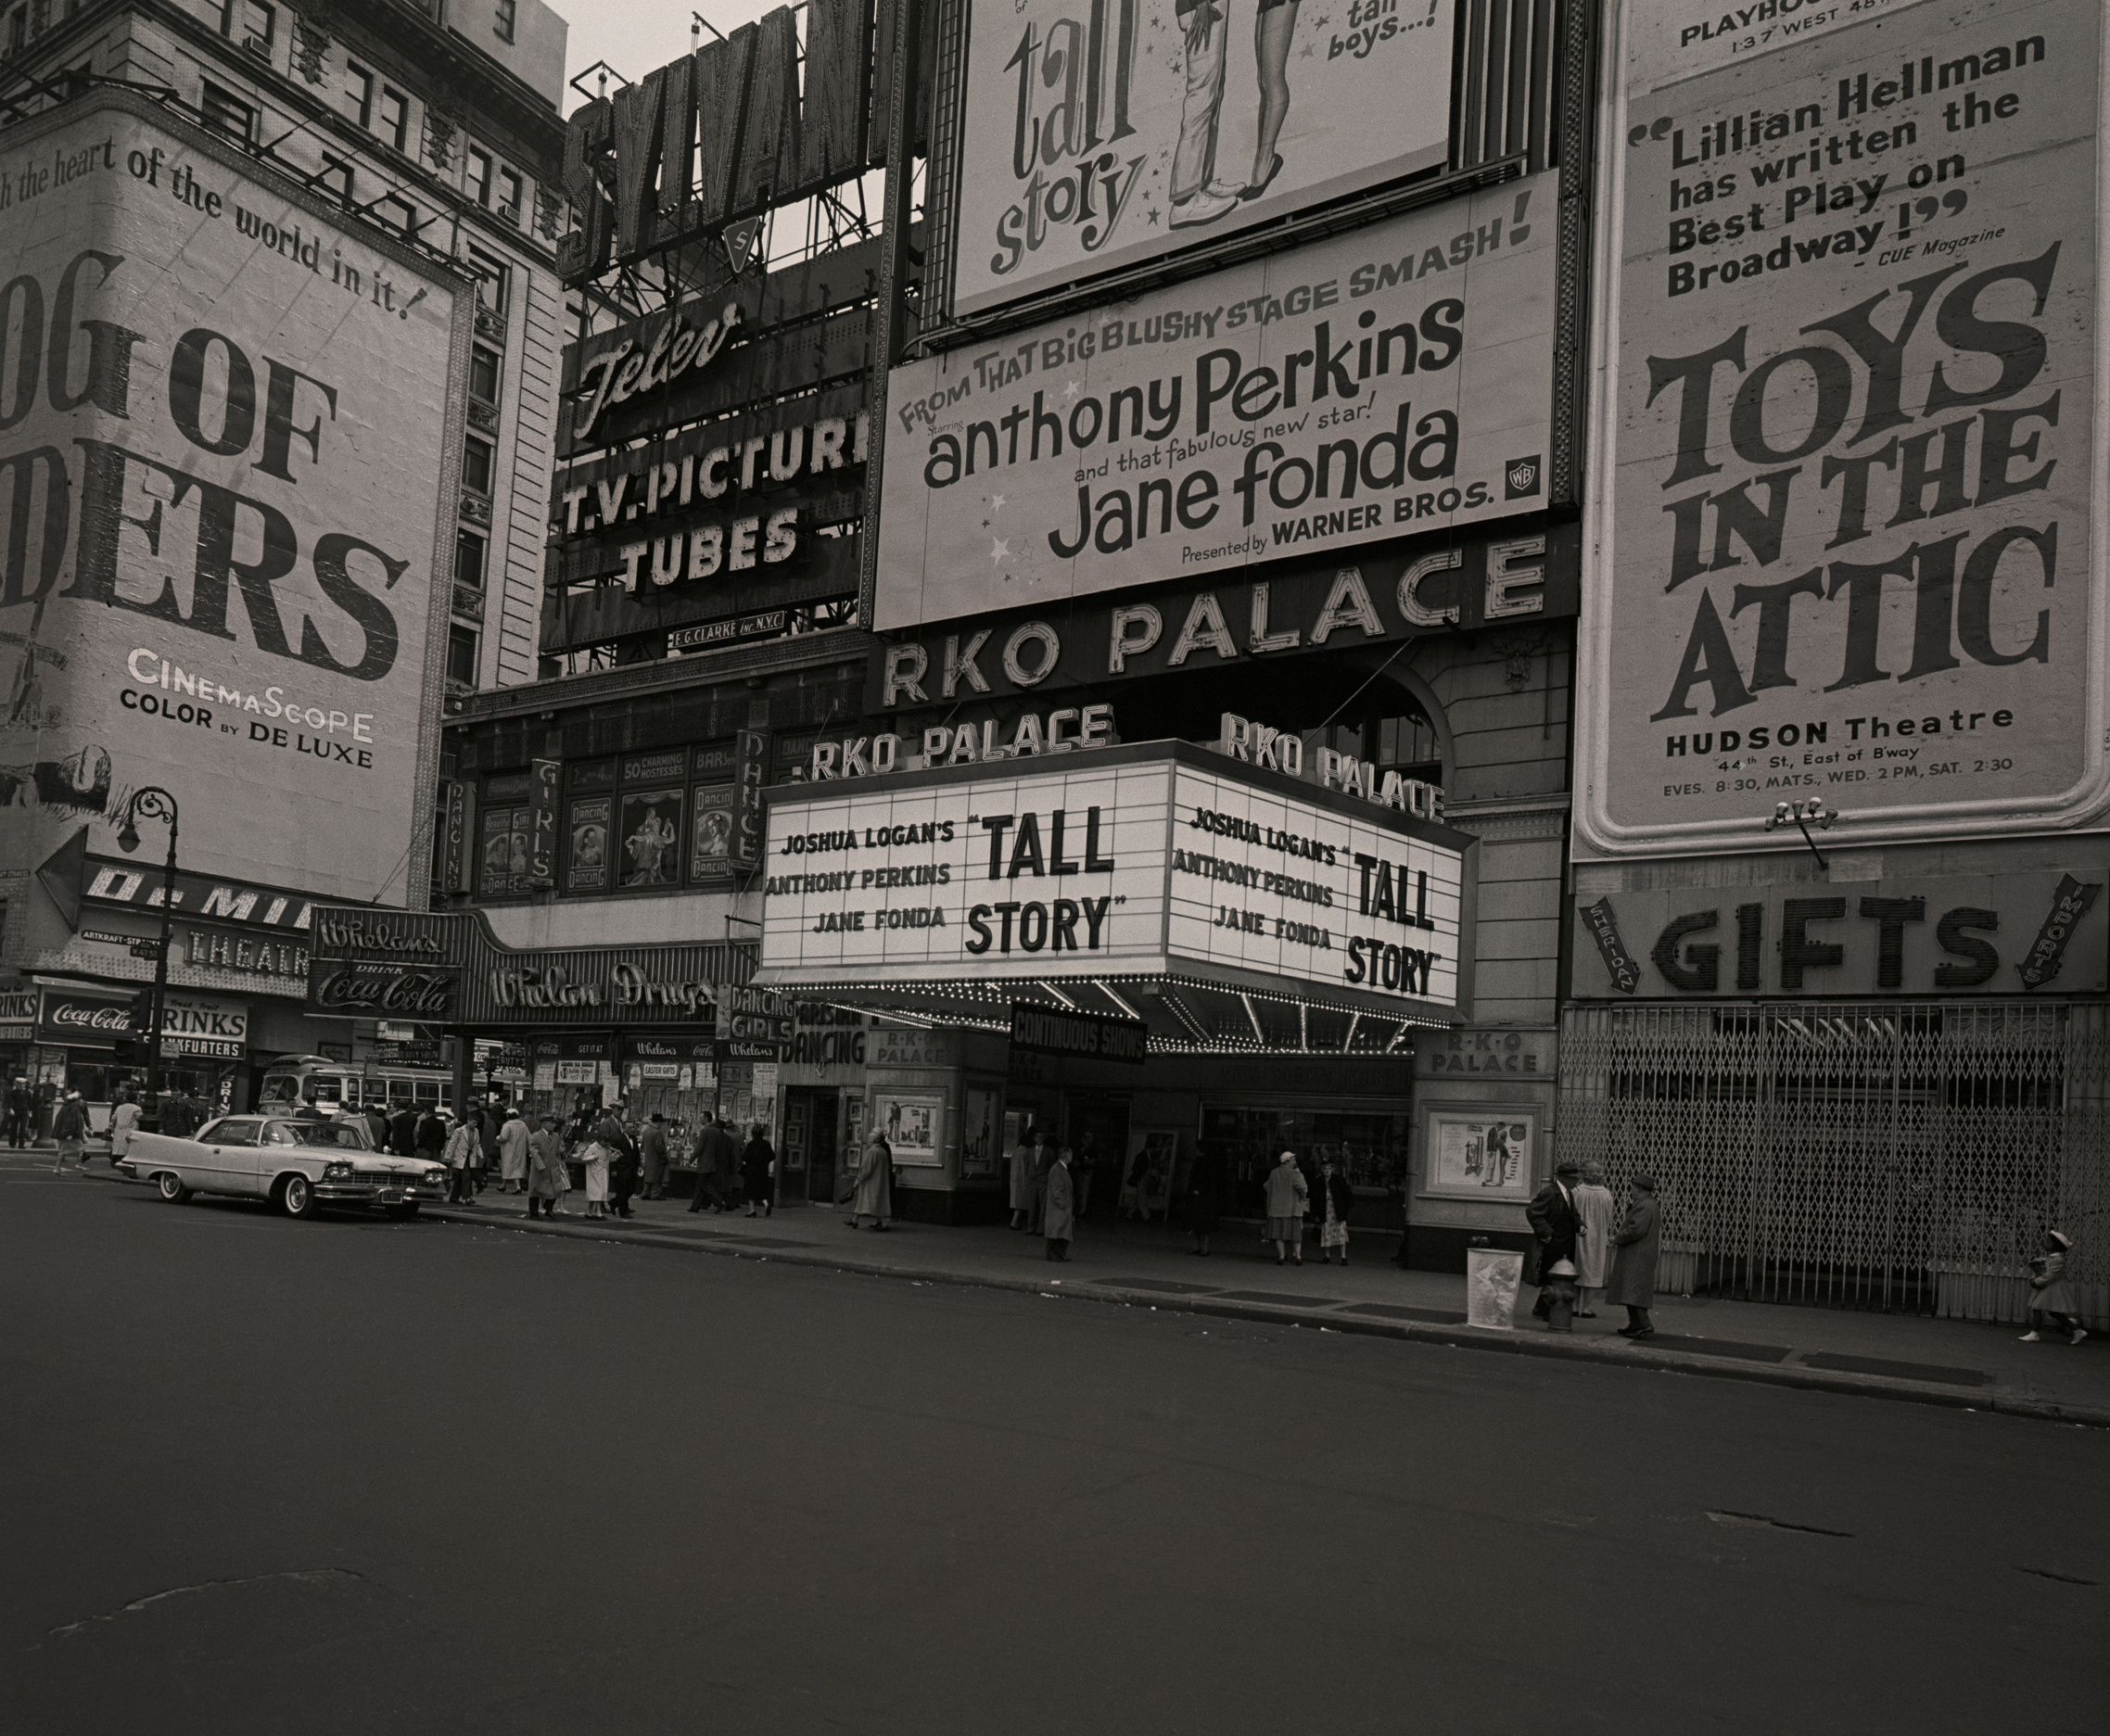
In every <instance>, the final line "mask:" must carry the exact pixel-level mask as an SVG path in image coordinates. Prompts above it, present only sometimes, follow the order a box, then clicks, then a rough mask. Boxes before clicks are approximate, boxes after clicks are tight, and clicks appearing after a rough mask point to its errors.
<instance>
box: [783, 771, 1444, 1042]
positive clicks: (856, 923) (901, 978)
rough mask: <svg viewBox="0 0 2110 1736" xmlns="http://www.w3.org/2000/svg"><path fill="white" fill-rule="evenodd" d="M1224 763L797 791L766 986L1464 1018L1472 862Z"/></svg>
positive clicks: (1379, 816)
mask: <svg viewBox="0 0 2110 1736" xmlns="http://www.w3.org/2000/svg"><path fill="white" fill-rule="evenodd" d="M1214 757H1215V756H1214V755H1213V754H1204V752H1203V751H1202V750H1199V749H1192V748H1183V747H1179V746H1177V745H1170V746H1168V745H1167V744H1164V743H1147V744H1142V745H1139V746H1138V747H1134V748H1113V749H1107V750H1102V751H1100V752H1099V753H1096V754H1090V755H1088V756H1080V758H1088V760H1089V764H1088V765H1087V764H1080V765H1078V766H1077V767H1075V768H1074V769H1061V770H1057V769H1053V768H1050V769H1049V770H1048V771H1044V772H1030V773H1026V774H1023V775H1021V776H1018V777H1005V776H1002V775H1000V774H999V775H995V776H990V775H973V774H975V773H977V772H978V771H979V768H977V767H960V768H959V770H957V771H947V770H939V771H927V772H921V773H909V774H906V775H904V776H903V777H902V778H901V779H896V780H889V781H887V782H883V783H881V782H874V783H873V784H871V785H870V786H868V787H866V788H864V789H862V790H855V791H849V792H845V793H843V794H839V795H837V794H829V795H814V796H810V797H809V796H807V795H806V794H805V793H804V792H799V791H794V790H792V789H786V790H783V791H782V792H779V793H778V794H777V795H776V796H774V797H773V798H772V799H771V802H770V805H769V856H768V859H767V861H766V863H765V865H764V872H765V874H766V875H767V879H766V881H764V893H765V903H764V905H763V907H762V916H763V931H762V969H761V971H760V972H759V973H758V980H762V981H766V982H769V984H770V985H771V986H773V987H782V988H787V989H794V990H795V989H798V988H801V987H808V986H810V987H825V986H827V985H829V984H831V983H836V984H849V983H857V984H863V985H867V986H871V985H896V986H899V987H902V988H906V989H909V990H914V989H916V988H918V987H920V986H924V985H929V984H932V983H937V982H945V981H947V980H953V981H958V980H960V979H972V980H973V981H974V982H999V983H1000V982H1025V983H1032V982H1050V981H1059V980H1061V979H1064V978H1079V977H1087V978H1088V977H1106V976H1126V975H1151V974H1163V973H1166V972H1172V971H1176V972H1179V973H1182V974H1192V975H1195V976H1198V977H1201V978H1202V979H1204V980H1220V981H1225V982H1233V983H1238V982H1243V983H1246V984H1249V985H1252V986H1261V985H1264V984H1265V985H1273V986H1278V987H1280V988H1281V989H1283V990H1285V991H1287V990H1289V989H1290V988H1291V987H1292V985H1294V984H1302V985H1304V987H1305V989H1306V991H1307V992H1309V993H1312V994H1314V995H1324V996H1325V997H1326V998H1328V999H1330V1000H1331V1001H1333V1002H1334V1003H1335V1004H1338V1005H1341V1006H1358V1007H1369V1008H1371V1009H1373V1010H1379V1011H1384V1010H1390V1011H1392V1013H1394V1014H1396V1015H1399V1016H1409V1015H1415V1014H1419V1013H1430V1014H1437V1015H1442V1014H1445V1013H1448V1012H1450V1011H1451V1010H1453V1009H1454V1008H1455V1007H1456V1006H1457V1004H1458V1000H1459V994H1460V971H1459V957H1458V944H1459V922H1460V910H1461V898H1462V891H1463V860H1464V856H1463V853H1464V850H1465V847H1466V846H1467V844H1468V843H1469V842H1470V841H1469V840H1468V839H1467V838H1465V837H1464V836H1463V835H1461V834H1459V833H1457V832H1454V831H1451V830H1448V829H1446V828H1443V827H1441V826H1433V825H1429V824H1425V823H1418V822H1415V821H1412V820H1407V819H1405V818H1404V817H1401V818H1394V817H1390V816H1387V815H1385V814H1383V813H1382V811H1381V810H1379V809H1375V808H1366V809H1364V810H1363V813H1362V814H1361V815H1351V814H1350V813H1346V812H1342V811H1341V808H1340V807H1337V806H1335V805H1328V804H1322V803H1321V802H1317V801H1306V800H1303V799H1300V798H1299V797H1298V796H1296V795H1294V794H1292V793H1290V788H1293V787H1294V786H1290V788H1284V787H1278V785H1277V782H1275V781H1274V780H1265V781H1264V780H1260V779H1254V780H1252V781H1248V780H1246V779H1240V778H1239V777H1238V776H1236V775H1226V774H1224V773H1220V772H1217V771H1215V770H1214V769H1212V768H1211V767H1208V766H1207V765H1204V764H1198V763H1194V762H1198V761H1203V760H1213V759H1214ZM1216 763H1217V764H1221V763H1222V762H1221V761H1217V762H1216ZM1287 782H1288V780H1287V779H1283V780H1281V783H1282V784H1284V785H1286V784H1287ZM836 787H837V788H841V786H836ZM1344 805H1345V804H1343V806H1344ZM1025 998H1027V999H1039V998H1042V996H1039V995H1026V996H1025Z"/></svg>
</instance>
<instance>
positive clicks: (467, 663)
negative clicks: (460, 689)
mask: <svg viewBox="0 0 2110 1736" xmlns="http://www.w3.org/2000/svg"><path fill="white" fill-rule="evenodd" d="M447 678H448V679H449V680H450V681H458V682H460V683H461V684H462V686H464V687H474V686H476V684H477V636H476V634H475V632H474V631H473V630H471V629H470V628H468V627H449V628H448V629H447Z"/></svg>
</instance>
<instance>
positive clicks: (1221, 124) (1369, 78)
mask: <svg viewBox="0 0 2110 1736" xmlns="http://www.w3.org/2000/svg"><path fill="white" fill-rule="evenodd" d="M962 10H963V11H966V12H968V13H969V14H970V19H969V24H968V41H967V52H966V69H965V78H966V90H965V124H964V125H963V126H962V128H961V129H960V138H961V140H962V149H961V153H960V158H961V160H960V229H959V257H960V265H959V272H958V276H957V278H956V280H955V281H956V298H957V306H958V307H959V310H960V311H961V312H963V313H965V312H972V311H974V310H976V309H978V308H985V307H992V306H995V305H997V304H998V303H999V302H1005V301H1012V300H1016V299H1017V298H1020V297H1023V296H1027V295H1032V294H1035V293H1036V292H1039V291H1043V290H1048V289H1052V288H1055V287H1058V286H1060V285H1064V284H1069V283H1074V282H1075V281H1077V280H1078V279H1080V278H1087V277H1094V276H1098V275H1099V274H1100V273H1101V272H1108V271H1111V270H1112V269H1114V268H1115V267H1117V266H1124V265H1133V264H1135V263H1137V262H1138V261H1139V260H1147V259H1150V258H1153V257H1155V256H1156V255H1158V254H1162V253H1168V252H1171V251H1173V250H1174V249H1175V248H1179V247H1191V246H1194V245H1196V244H1198V243H1201V242H1206V241H1213V240H1215V239H1217V238H1219V237H1221V236H1223V235H1227V234H1235V233H1236V232H1238V231H1239V230H1241V229H1250V228H1252V226H1253V225H1255V224H1257V223H1272V222H1280V221H1281V220H1282V219H1283V218H1284V217H1287V216H1290V215H1292V214H1293V213H1295V212H1297V211H1300V210H1303V209H1307V208H1308V207H1311V206H1314V205H1317V204H1320V203H1322V202H1324V201H1325V200H1328V199H1330V198H1336V197H1339V196H1341V195H1343V194H1350V193H1354V192H1357V191H1359V190H1360V189H1362V188H1365V187H1373V186H1379V185H1381V184H1384V183H1386V182H1388V181H1392V180H1396V179H1398V178H1399V177H1400V176H1402V175H1406V174H1411V173H1413V172H1415V171H1417V170H1425V169H1432V168H1435V167H1438V166H1439V165H1441V164H1442V163H1443V160H1444V158H1445V156H1446V153H1447V152H1448V150H1449V147H1450V135H1451V38H1452V27H1453V20H1454V17H1455V7H1454V6H1453V5H1452V0H1350V3H1349V4H1347V5H1344V6H1332V7H1327V8H1316V9H1315V8H1313V7H1311V6H1299V5H1298V4H1297V0H1289V4H1287V5H1279V4H1278V5H1275V6H1256V7H1255V8H1254V9H1253V11H1252V17H1251V19H1250V21H1249V19H1247V17H1246V16H1245V14H1244V13H1243V12H1240V11H1237V10H1235V9H1234V8H1233V7H1231V6H1228V5H1227V4H1226V3H1225V0H1188V3H1187V4H1181V3H1180V0H1089V4H1079V3H1078V0H1012V4H1011V5H1009V6H995V5H990V4H986V0H985V4H982V5H977V6H969V7H963V8H962Z"/></svg>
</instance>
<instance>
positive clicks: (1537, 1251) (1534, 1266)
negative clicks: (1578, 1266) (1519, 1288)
mask: <svg viewBox="0 0 2110 1736" xmlns="http://www.w3.org/2000/svg"><path fill="white" fill-rule="evenodd" d="M1581 1179H1582V1165H1581V1164H1579V1163H1576V1162H1574V1161H1572V1160H1571V1159H1563V1160H1562V1161H1561V1162H1559V1163H1557V1164H1556V1165H1555V1166H1554V1172H1553V1180H1551V1181H1550V1182H1548V1183H1547V1184H1546V1185H1544V1187H1542V1188H1540V1189H1539V1191H1538V1192H1537V1193H1536V1194H1534V1195H1533V1196H1532V1203H1531V1204H1530V1205H1528V1206H1526V1207H1525V1208H1524V1217H1525V1219H1526V1221H1527V1222H1529V1223H1530V1224H1531V1226H1532V1237H1533V1240H1532V1247H1531V1251H1530V1252H1529V1253H1528V1254H1527V1255H1526V1257H1525V1260H1524V1282H1525V1283H1527V1284H1537V1285H1544V1283H1545V1282H1546V1280H1547V1274H1548V1273H1549V1271H1550V1270H1551V1268H1552V1267H1554V1266H1555V1265H1557V1264H1558V1263H1559V1262H1560V1261H1563V1260H1565V1261H1570V1263H1572V1262H1573V1261H1574V1259H1575V1252H1576V1234H1577V1232H1578V1231H1579V1230H1580V1229H1581V1228H1582V1214H1581V1212H1579V1211H1578V1210H1576V1205H1575V1187H1576V1184H1577V1183H1578V1182H1579V1181H1580V1180H1581ZM1552 1310H1553V1301H1552V1299H1551V1297H1550V1296H1549V1295H1548V1294H1547V1293H1546V1291H1545V1290H1544V1289H1541V1290H1540V1291H1539V1299H1538V1300H1537V1301H1536V1302H1534V1303H1532V1313H1533V1314H1534V1315H1536V1316H1537V1317H1538V1318H1539V1319H1541V1320H1544V1319H1546V1318H1548V1317H1549V1315H1550V1314H1551V1312H1552Z"/></svg>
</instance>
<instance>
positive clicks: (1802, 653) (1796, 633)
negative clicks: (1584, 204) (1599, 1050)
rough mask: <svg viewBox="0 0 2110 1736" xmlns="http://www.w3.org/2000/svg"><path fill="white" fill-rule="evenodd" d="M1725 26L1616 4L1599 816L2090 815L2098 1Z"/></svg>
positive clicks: (1916, 824)
mask: <svg viewBox="0 0 2110 1736" xmlns="http://www.w3.org/2000/svg"><path fill="white" fill-rule="evenodd" d="M1720 11H1721V9H1720V7H1718V6H1711V5H1710V6H1704V7H1703V6H1696V5H1671V6H1665V5H1660V4H1647V5H1642V4H1638V3H1635V4H1630V5H1629V6H1627V7H1626V17H1625V19H1624V21H1623V32H1624V34H1623V38H1622V40H1623V41H1624V44H1625V46H1626V50H1627V63H1626V85H1625V91H1624V96H1623V107H1622V109H1621V114H1620V116H1619V118H1618V122H1617V125H1616V127H1615V128H1614V130H1613V131H1612V132H1611V133H1608V136H1610V137H1615V138H1616V139H1617V140H1618V145H1617V148H1616V153H1615V155H1614V157H1613V160H1612V167H1611V168H1610V169H1609V170H1608V175H1609V176H1610V177H1611V179H1612V181H1613V183H1614V184H1615V185H1616V187H1617V189H1618V192H1619V198H1618V199H1617V201H1616V202H1615V201H1614V200H1613V199H1609V198H1608V199H1607V200H1605V201H1604V202H1603V203H1602V205H1601V207H1600V209H1605V210H1623V213H1624V224H1623V229H1622V230H1621V232H1620V233H1619V234H1617V235H1616V236H1615V237H1614V238H1613V245H1614V246H1615V247H1616V248H1617V250H1618V255H1619V257H1618V260H1617V264H1616V267H1615V282H1614V284H1613V285H1611V286H1610V289H1611V305H1612V309H1613V317H1612V318H1611V320H1610V321H1609V322H1608V324H1607V336H1608V342H1609V344H1610V351H1609V358H1608V359H1609V362H1610V365H1609V367H1608V371H1607V374H1606V375H1605V377H1604V381H1603V386H1602V391H1603V397H1602V399H1601V400H1600V404H1599V410H1598V431H1597V441H1598V446H1599V452H1600V455H1601V456H1603V455H1608V457H1609V460H1610V463H1611V464H1612V466H1613V469H1612V472H1611V475H1612V476H1613V485H1612V489H1611V494H1610V498H1609V500H1608V501H1604V500H1600V502H1599V509H1598V510H1599V512H1600V513H1602V514H1604V515H1605V516H1604V517H1603V518H1602V519H1601V521H1600V522H1601V525H1602V531H1603V534H1602V535H1601V536H1600V538H1599V540H1598V546H1597V564H1596V571H1595V576H1594V578H1593V579H1592V580H1590V581H1589V582H1586V584H1585V587H1584V590H1585V597H1586V602H1585V604H1584V610H1585V615H1586V616H1592V615H1594V620H1593V623H1592V626H1591V627H1589V629H1588V630H1587V633H1586V639H1587V641H1588V648H1587V651H1586V655H1587V656H1588V658H1589V659H1590V662H1589V664H1588V665H1587V667H1588V670H1589V676H1588V681H1587V686H1586V688H1585V693H1586V695H1587V698H1586V703H1585V721H1584V738H1583V747H1584V751H1585V754H1586V762H1585V763H1586V765H1587V767H1588V770H1587V774H1586V775H1587V780H1588V784H1589V799H1588V802H1587V803H1586V805H1585V808H1584V812H1583V816H1582V830H1583V834H1584V836H1585V838H1586V839H1587V840H1588V841H1590V842H1592V843H1595V844H1596V845H1597V846H1598V847H1600V848H1603V849H1608V850H1619V849H1643V848H1649V849H1656V848H1666V847H1668V848H1676V847H1679V846H1680V844H1681V843H1697V842H1700V841H1703V840H1704V841H1707V842H1709V843H1712V844H1715V845H1720V844H1722V843H1731V844H1735V843H1753V844H1756V843H1760V842H1762V840H1763V833H1762V832H1761V831H1760V821H1762V819H1763V818H1764V817H1766V816H1767V815H1769V814H1771V813H1772V812H1773V808H1774V806H1775V805H1776V804H1777V803H1778V802H1780V801H1784V800H1786V801H1793V800H1799V799H1802V798H1804V797H1807V796H1810V795H1817V794H1821V795H1823V796H1824V799H1825V801H1826V803H1827V804H1828V805H1831V806H1833V807H1835V808H1838V809H1841V810H1843V811H1845V812H1846V813H1847V814H1848V815H1849V817H1850V818H1852V819H1854V820H1855V821H1856V822H1857V826H1856V830H1857V834H1858V835H1861V836H1867V837H1875V836H1886V835H1888V836H1903V835H1908V834H1917V835H1926V833H1927V832H1929V831H1930V830H1932V831H1941V830H1971V829H1980V830H1982V829H1984V828H1986V827H1988V826H1989V825H1992V826H2001V825H2011V824H2030V823H2041V824H2051V823H2054V822H2055V821H2057V820H2058V819H2059V818H2060V817H2062V816H2068V817H2070V816H2071V815H2072V814H2074V813H2076V812H2078V811H2079V810H2080V809H2081V808H2082V807H2084V806H2086V805H2089V804H2091V803H2092V802H2094V801H2098V800H2099V799H2100V790H2099V782H2100V777H2101V771H2102V767H2103V754H2102V753H2101V746H2102V740H2103V720H2102V716H2101V715H2100V713H2101V691H2100V681H2101V678H2100V671H2099V668H2098V662H2099V657H2100V652H2099V649H2098V648H2097V647H2095V646H2094V645H2093V644H2092V643H2091V636H2092V632H2093V624H2094V622H2095V619H2096V616H2097V614H2098V611H2099V607H2100V605H2099V603H2098V601H2097V597H2098V588H2097V586H2096V584H2095V582H2094V571H2093V568H2094V564H2095V560H2096V554H2095V548H2094V543H2095V537H2094V528H2095V527H2094V523H2093V508H2094V505H2095V502H2096V501H2098V499H2099V490H2100V484H2099V481H2098V474H2097V473H2098V471H2099V468H2100V464H2101V454H2099V453H2098V452H2097V451H2096V450H2095V441H2094V435H2093V425H2094V421H2095V413H2096V411H2095V403H2096V392H2097V386H2096V381H2095V375H2094V355H2095V344H2096V335H2095V334H2096V324H2097V310H2098V306H2099V301H2100V285H2098V282H2097V277H2096V246H2097V229H2098V221H2099V220H2098V216H2097V210H2098V206H2099V204H2100V200H2101V192H2100V188H2101V181H2100V178H2099V170H2098V155H2099V146H2100V141H2099V139H2098V137H2097V129H2096V108H2097V101H2098V95H2097V93H2098V83H2097V81H2098V77H2099V70H2098V69H2099V64H2100V41H2099V38H2100V34H2101V29H2102V13H2101V8H2100V6H2098V5H2097V4H2096V3H2095V0H2027V3H2026V0H1999V3H1998V4H1994V3H1993V0H1976V3H1971V4H1965V3H1963V0H1921V4H1917V5H1896V4H1893V5H1891V6H1887V7H1884V8H1882V9H1880V10H1879V11H1876V12H1875V15H1874V21H1870V22H1865V23H1854V22H1851V21H1850V19H1849V21H1846V22H1841V21H1840V20H1841V19H1845V18H1847V16H1848V15H1847V14H1845V13H1842V12H1840V11H1839V9H1837V8H1833V9H1832V11H1831V12H1830V13H1828V14H1827V16H1826V19H1825V20H1824V23H1825V28H1824V30H1823V31H1822V32H1817V33H1815V34H1811V33H1810V32H1811V31H1815V29H1816V27H1815V26H1814V25H1813V24H1809V21H1808V20H1806V19H1802V18H1801V10H1800V9H1799V8H1795V7H1790V6H1786V5H1783V6H1778V7H1776V8H1773V12H1772V13H1769V21H1768V23H1767V24H1766V25H1765V27H1764V28H1763V29H1762V30H1760V31H1757V32H1756V33H1754V34H1751V35H1749V36H1748V38H1747V36H1746V35H1745V34H1744V33H1740V32H1727V29H1726V26H1724V27H1723V29H1722V31H1715V30H1714V29H1713V26H1714V25H1715V23H1716V22H1718V21H1719V17H1720ZM1774 14H1777V16H1774ZM1804 25H1808V29H1804V28H1803V26H1804ZM1791 27H1793V28H1791ZM1886 829H1887V830H1886Z"/></svg>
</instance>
